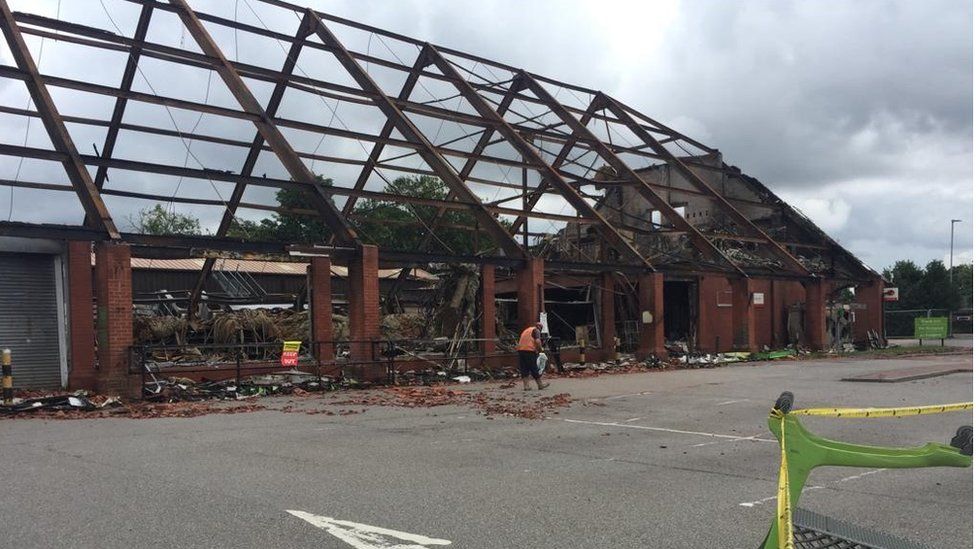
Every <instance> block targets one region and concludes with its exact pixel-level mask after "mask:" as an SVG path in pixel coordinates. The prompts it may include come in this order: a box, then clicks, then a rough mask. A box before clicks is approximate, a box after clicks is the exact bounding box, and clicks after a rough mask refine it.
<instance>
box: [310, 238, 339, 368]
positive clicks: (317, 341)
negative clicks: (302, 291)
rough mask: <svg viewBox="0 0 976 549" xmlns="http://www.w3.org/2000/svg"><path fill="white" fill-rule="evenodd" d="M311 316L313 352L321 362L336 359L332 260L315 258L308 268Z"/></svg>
mask: <svg viewBox="0 0 976 549" xmlns="http://www.w3.org/2000/svg"><path fill="white" fill-rule="evenodd" d="M308 297H309V315H310V316H311V320H312V333H311V334H310V337H311V341H310V345H312V351H313V352H314V353H315V356H316V358H318V359H319V360H321V361H326V362H328V361H332V360H334V359H335V347H334V344H333V343H332V340H333V339H334V337H333V334H332V260H331V259H329V258H328V257H314V258H312V262H311V263H310V264H309V266H308Z"/></svg>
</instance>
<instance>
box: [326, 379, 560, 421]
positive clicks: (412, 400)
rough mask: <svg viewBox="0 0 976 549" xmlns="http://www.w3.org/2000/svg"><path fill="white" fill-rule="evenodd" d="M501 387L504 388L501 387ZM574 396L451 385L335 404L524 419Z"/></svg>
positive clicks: (384, 393)
mask: <svg viewBox="0 0 976 549" xmlns="http://www.w3.org/2000/svg"><path fill="white" fill-rule="evenodd" d="M500 389H501V388H500ZM572 401H573V399H572V398H571V397H570V395H569V394H568V393H559V394H555V395H551V396H542V397H538V398H531V397H528V398H527V397H524V396H522V395H519V396H513V395H512V394H511V393H510V392H505V391H498V390H482V391H460V390H457V389H451V388H450V387H448V386H434V387H390V388H387V389H380V390H375V391H368V392H363V393H358V394H354V395H352V396H351V397H350V398H347V399H343V400H339V401H336V402H334V403H333V404H337V405H352V406H394V407H400V408H433V407H438V406H464V407H468V408H474V409H475V410H478V411H479V412H481V413H482V414H484V415H485V416H488V417H489V418H491V417H492V416H507V417H517V418H521V419H543V418H544V417H545V415H546V413H547V412H551V411H553V410H556V409H558V408H565V407H567V406H569V405H570V404H571V403H572ZM553 413H558V412H553Z"/></svg>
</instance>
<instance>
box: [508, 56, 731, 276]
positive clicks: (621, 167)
mask: <svg viewBox="0 0 976 549" xmlns="http://www.w3.org/2000/svg"><path fill="white" fill-rule="evenodd" d="M522 77H523V78H524V79H525V82H526V85H527V86H528V88H529V90H530V91H531V92H532V93H534V94H535V95H536V97H538V98H539V99H541V100H542V101H543V102H544V103H546V105H548V107H549V109H550V110H551V111H552V112H553V114H555V115H556V116H557V117H559V119H560V120H562V121H563V123H565V124H566V126H568V127H569V128H570V130H571V131H572V132H573V135H576V136H578V137H580V138H585V139H589V140H591V141H593V147H594V148H595V151H596V153H597V154H598V155H600V158H602V159H603V161H604V162H606V163H607V164H609V165H610V166H611V167H612V168H613V169H614V170H616V171H617V175H618V176H623V177H624V178H625V179H628V180H630V181H631V182H632V183H635V184H636V185H637V186H636V187H635V189H636V190H637V192H638V193H639V194H640V195H641V197H643V198H644V200H646V201H647V202H648V203H650V204H651V205H652V206H654V207H655V208H657V209H658V210H660V211H661V215H662V216H664V217H665V218H666V219H667V220H668V221H669V222H670V223H671V225H672V226H674V227H675V228H676V229H678V230H679V231H682V232H684V233H685V234H687V235H688V237H689V238H690V239H691V242H692V243H693V244H694V246H695V248H697V249H698V251H699V252H701V254H702V255H704V256H706V257H710V258H711V259H712V260H719V261H721V262H723V263H727V264H728V265H729V266H730V267H732V269H733V270H735V271H737V272H738V273H739V274H741V275H743V276H745V272H743V271H742V269H740V268H739V267H738V266H737V265H736V264H735V263H734V262H733V261H732V260H731V259H729V257H728V256H726V255H725V254H724V253H722V251H721V250H719V249H718V248H717V247H716V246H715V244H713V243H712V242H711V241H710V240H708V239H707V238H705V236H704V235H702V234H701V232H699V231H698V229H696V228H695V226H694V225H692V224H691V223H689V222H688V220H687V219H685V218H684V216H683V215H681V214H680V213H678V211H677V210H675V209H674V207H673V206H671V203H669V202H668V201H667V200H665V199H664V198H663V197H661V195H659V194H657V192H655V191H654V189H653V188H652V187H651V186H650V185H648V184H647V183H646V182H645V181H644V180H643V179H642V178H641V176H639V175H638V174H637V173H636V172H635V171H634V170H632V169H631V168H630V166H628V165H627V163H626V162H624V161H623V160H621V159H620V157H619V156H617V155H616V154H614V152H613V151H611V150H610V148H609V147H607V146H606V145H604V144H603V142H602V141H600V140H599V139H597V137H596V136H595V135H593V133H592V132H591V131H590V130H589V128H587V127H586V124H585V123H583V122H582V121H580V120H577V119H576V117H575V116H573V115H572V114H571V113H570V112H569V111H567V110H566V109H565V108H563V106H562V105H561V104H560V103H559V102H558V101H556V98H555V97H553V96H552V94H550V93H549V91H548V90H547V89H545V88H544V87H543V86H542V85H541V84H539V82H537V81H536V80H534V79H533V78H532V77H531V76H529V75H527V74H524V73H523V74H522ZM597 100H599V102H600V104H601V105H605V103H604V100H603V98H602V97H601V96H599V95H597V97H596V98H595V99H594V101H597ZM662 148H663V147H662ZM729 207H731V206H729Z"/></svg>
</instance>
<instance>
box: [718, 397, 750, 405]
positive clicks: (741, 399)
mask: <svg viewBox="0 0 976 549" xmlns="http://www.w3.org/2000/svg"><path fill="white" fill-rule="evenodd" d="M736 402H749V399H748V398H740V399H737V400H726V401H725V402H719V403H718V404H716V406H725V405H726V404H735V403H736Z"/></svg>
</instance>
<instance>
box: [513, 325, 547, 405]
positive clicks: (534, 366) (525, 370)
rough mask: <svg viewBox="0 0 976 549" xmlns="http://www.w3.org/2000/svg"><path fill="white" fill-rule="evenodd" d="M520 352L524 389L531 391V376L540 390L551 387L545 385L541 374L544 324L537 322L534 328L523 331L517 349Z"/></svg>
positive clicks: (520, 369)
mask: <svg viewBox="0 0 976 549" xmlns="http://www.w3.org/2000/svg"><path fill="white" fill-rule="evenodd" d="M515 350H516V351H518V361H519V374H521V375H522V388H523V389H524V390H526V391H531V390H532V386H531V385H530V384H529V376H532V378H533V379H535V384H536V385H537V386H538V387H539V390H540V391H541V390H542V389H545V388H546V387H548V386H549V384H548V383H543V381H542V374H541V373H539V366H538V360H539V353H540V352H541V351H542V323H541V322H537V323H536V324H535V325H534V326H529V327H528V328H526V329H524V330H522V335H521V336H519V342H518V347H516V348H515Z"/></svg>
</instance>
